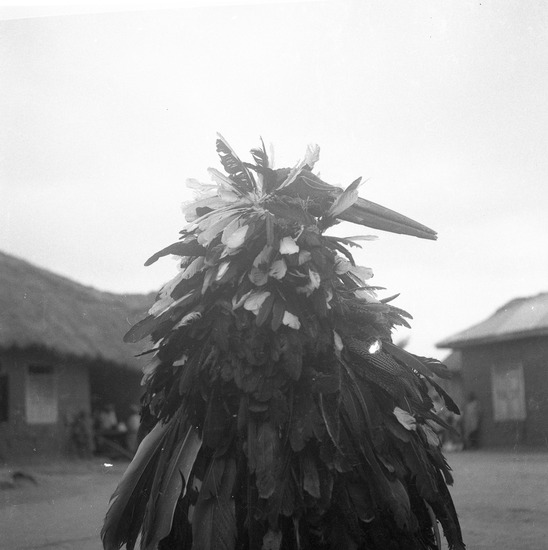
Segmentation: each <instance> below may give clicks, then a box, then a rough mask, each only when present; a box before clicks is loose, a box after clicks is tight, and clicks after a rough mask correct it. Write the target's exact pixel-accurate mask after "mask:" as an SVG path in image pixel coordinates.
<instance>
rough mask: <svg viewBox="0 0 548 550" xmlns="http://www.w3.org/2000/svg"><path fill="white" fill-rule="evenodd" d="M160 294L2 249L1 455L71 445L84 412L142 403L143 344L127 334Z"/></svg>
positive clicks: (125, 410)
mask: <svg viewBox="0 0 548 550" xmlns="http://www.w3.org/2000/svg"><path fill="white" fill-rule="evenodd" d="M152 301H153V295H116V294H111V293H107V292H100V291H98V290H95V289H93V288H89V287H85V286H82V285H80V284H77V283H75V282H73V281H70V280H69V279H66V278H64V277H61V276H59V275H55V274H53V273H50V272H48V271H45V270H43V269H40V268H38V267H35V266H33V265H31V264H29V263H27V262H25V261H22V260H20V259H18V258H15V257H12V256H8V255H6V254H2V253H0V460H8V459H11V458H14V457H20V456H30V455H41V454H46V453H47V454H62V453H66V452H68V451H69V450H70V429H71V424H72V423H73V421H74V419H75V418H76V416H77V415H78V414H79V413H81V412H84V413H85V414H86V415H87V417H88V418H89V417H90V415H91V413H92V408H94V409H95V408H98V407H101V406H102V405H105V404H107V403H112V404H114V405H115V408H116V413H117V415H118V418H119V419H120V420H123V419H124V418H126V417H127V416H128V415H129V412H130V407H131V405H132V404H136V403H138V402H139V397H140V394H141V392H142V388H141V387H140V380H141V367H142V366H143V364H144V361H143V360H141V359H138V358H136V357H135V355H136V354H138V353H139V352H141V351H142V347H141V346H139V345H128V344H126V343H124V342H123V341H122V337H123V335H124V334H125V332H127V330H128V329H129V327H130V326H131V325H132V324H133V323H134V322H136V321H137V320H139V319H140V318H141V317H142V316H143V315H144V313H145V312H146V310H147V309H148V308H149V307H150V305H151V303H152Z"/></svg>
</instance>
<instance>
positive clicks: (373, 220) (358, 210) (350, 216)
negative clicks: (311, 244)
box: [338, 198, 438, 241]
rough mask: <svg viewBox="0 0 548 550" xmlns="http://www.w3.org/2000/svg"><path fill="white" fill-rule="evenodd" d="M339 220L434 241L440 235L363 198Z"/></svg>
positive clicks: (343, 213) (341, 215)
mask: <svg viewBox="0 0 548 550" xmlns="http://www.w3.org/2000/svg"><path fill="white" fill-rule="evenodd" d="M338 218H339V219H341V220H344V221H347V222H352V223H358V224H360V225H365V226H367V227H372V228H373V229H380V230H381V231H390V232H391V233H401V234H403V235H412V236H414V237H419V238H421V239H430V240H433V241H435V240H436V239H437V238H438V234H437V233H436V232H435V231H434V230H433V229H430V228H429V227H426V226H425V225H422V224H421V223H419V222H416V221H415V220H412V219H411V218H408V217H407V216H404V215H403V214H398V212H394V210H390V209H389V208H385V207H384V206H381V205H380V204H376V203H374V202H371V201H368V200H365V199H362V198H359V199H358V200H357V201H356V202H355V203H354V204H353V205H352V206H351V207H350V208H348V210H345V211H344V212H342V213H341V214H339V216H338Z"/></svg>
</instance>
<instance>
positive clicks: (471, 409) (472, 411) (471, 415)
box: [464, 392, 481, 449]
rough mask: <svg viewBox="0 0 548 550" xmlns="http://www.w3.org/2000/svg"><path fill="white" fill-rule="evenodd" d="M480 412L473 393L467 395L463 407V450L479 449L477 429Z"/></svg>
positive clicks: (478, 427)
mask: <svg viewBox="0 0 548 550" xmlns="http://www.w3.org/2000/svg"><path fill="white" fill-rule="evenodd" d="M480 421H481V410H480V404H479V401H478V400H477V398H476V394H475V393H474V392H470V393H469V394H468V399H467V401H466V405H465V406H464V448H465V449H477V448H478V447H479V429H480Z"/></svg>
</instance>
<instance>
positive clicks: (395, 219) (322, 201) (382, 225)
mask: <svg viewBox="0 0 548 550" xmlns="http://www.w3.org/2000/svg"><path fill="white" fill-rule="evenodd" d="M217 152H218V153H219V157H220V160H221V163H222V165H223V168H224V171H225V174H223V173H222V172H220V171H219V170H217V169H215V168H210V169H209V170H208V171H209V174H210V176H211V178H212V180H213V184H203V183H200V182H198V181H196V180H194V179H190V180H188V181H187V185H188V186H189V187H190V188H192V189H194V190H195V191H196V192H197V195H198V198H197V200H193V201H192V202H190V203H187V204H185V205H184V207H183V212H184V213H185V216H186V219H187V221H189V222H193V223H198V224H200V223H201V222H202V223H201V226H202V227H201V229H204V226H206V225H207V226H209V225H210V224H209V223H208V222H207V221H206V220H209V221H211V220H212V218H213V219H215V220H217V218H218V216H216V215H215V214H216V212H217V213H218V214H219V215H221V214H222V213H225V214H226V216H221V217H223V218H226V217H230V215H231V214H234V213H236V212H239V213H241V212H242V209H248V208H250V207H254V208H255V209H257V210H263V211H264V212H267V213H270V214H272V215H274V216H275V217H276V219H286V220H288V221H293V222H300V223H301V224H302V225H311V224H314V223H315V224H316V225H317V226H318V228H319V229H320V230H321V231H323V230H324V229H326V228H327V227H329V226H331V225H334V224H335V223H338V222H339V221H348V222H352V223H356V224H359V225H363V226H366V227H370V228H373V229H380V230H382V231H389V232H391V233H401V234H404V235H412V236H415V237H419V238H422V239H430V240H435V239H436V238H437V234H436V232H435V231H433V230H432V229H430V228H428V227H426V226H424V225H422V224H420V223H418V222H416V221H414V220H412V219H410V218H408V217H407V216H404V215H402V214H398V213H397V212H394V211H393V210H390V209H388V208H385V207H383V206H381V205H379V204H376V203H374V202H371V201H368V200H366V199H363V198H361V197H359V195H358V192H359V187H360V186H361V184H362V183H363V182H362V179H361V178H358V179H357V180H355V181H354V182H352V183H351V184H350V185H349V186H348V187H347V188H346V189H344V190H343V189H341V188H340V187H337V186H334V185H330V184H329V183H326V182H324V181H323V180H321V179H320V178H319V177H318V176H317V175H316V174H314V173H313V172H312V170H313V168H314V165H315V164H316V162H317V161H318V160H319V146H317V145H309V146H308V148H307V150H306V153H305V156H304V158H303V159H302V160H301V161H300V162H298V163H297V164H296V165H295V166H294V167H292V168H279V169H274V168H273V167H272V166H271V165H270V160H269V157H268V154H267V152H266V149H265V147H264V144H262V147H261V148H256V149H252V150H251V155H252V157H253V160H254V163H248V162H243V161H241V160H240V158H239V157H238V156H237V155H236V153H235V152H234V151H233V149H232V148H231V147H230V145H229V144H228V143H227V141H226V140H225V139H224V138H223V137H222V136H221V135H220V134H218V138H217ZM217 221H219V222H220V221H221V220H220V219H219V220H217ZM203 222H205V223H203Z"/></svg>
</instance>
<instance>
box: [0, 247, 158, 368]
mask: <svg viewBox="0 0 548 550" xmlns="http://www.w3.org/2000/svg"><path fill="white" fill-rule="evenodd" d="M153 300H154V295H153V294H149V295H142V294H125V295H119V294H112V293H109V292H101V291H99V290H96V289H94V288H91V287H86V286H83V285H81V284H78V283H76V282H74V281H71V280H70V279H67V278H65V277H61V276H59V275H56V274H54V273H51V272H49V271H46V270H44V269H41V268H39V267H36V266H34V265H31V264H29V263H27V262H25V261H23V260H21V259H18V258H15V257H13V256H8V255H7V254H3V253H1V252H0V348H4V349H7V348H19V349H25V348H29V347H38V348H45V349H48V350H51V351H53V352H55V353H59V354H62V355H70V356H76V357H83V358H86V359H100V360H104V361H108V362H112V363H117V364H119V365H122V366H128V367H140V366H141V365H142V364H143V363H142V360H137V359H135V357H134V356H135V355H136V354H137V353H139V352H141V351H143V346H141V345H136V344H134V345H130V344H126V343H124V342H123V341H122V337H123V335H124V334H125V333H126V332H127V331H128V330H129V328H130V327H131V325H132V324H134V323H135V322H136V321H138V320H139V319H140V318H142V317H143V316H144V314H145V313H146V311H147V310H148V308H149V307H150V305H151V304H152V302H153Z"/></svg>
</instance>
